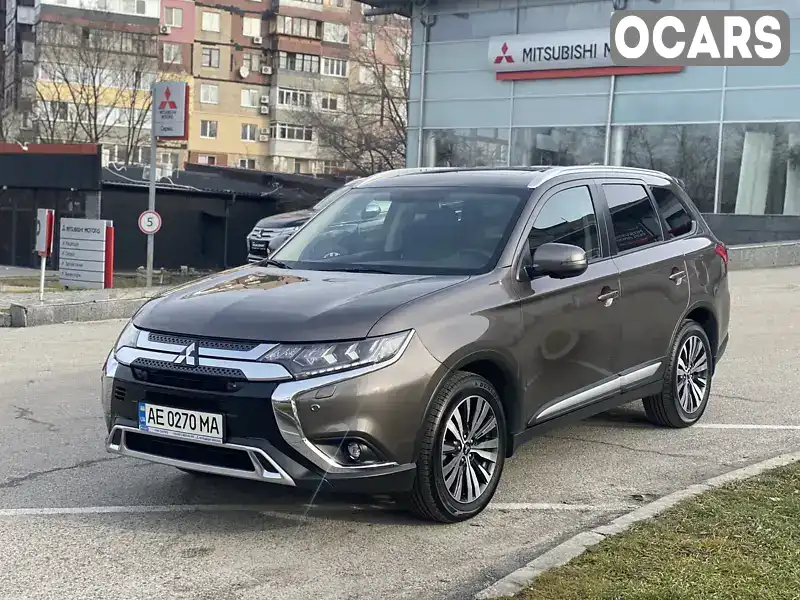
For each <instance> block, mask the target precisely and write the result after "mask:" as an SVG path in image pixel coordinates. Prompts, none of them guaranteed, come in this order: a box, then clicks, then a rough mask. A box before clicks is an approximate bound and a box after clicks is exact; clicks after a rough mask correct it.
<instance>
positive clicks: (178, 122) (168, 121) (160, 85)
mask: <svg viewBox="0 0 800 600" xmlns="http://www.w3.org/2000/svg"><path fill="white" fill-rule="evenodd" d="M153 131H155V135H156V137H159V138H167V139H172V140H185V139H187V138H188V135H189V85H188V84H186V83H184V82H180V81H178V82H175V81H159V82H157V83H155V84H154V85H153Z"/></svg>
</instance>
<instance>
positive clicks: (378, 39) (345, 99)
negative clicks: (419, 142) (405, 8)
mask: <svg viewBox="0 0 800 600" xmlns="http://www.w3.org/2000/svg"><path fill="white" fill-rule="evenodd" d="M351 31H352V33H351V36H350V40H349V41H350V55H349V57H348V65H349V67H348V71H349V72H348V73H347V74H346V75H347V78H346V79H345V81H344V82H342V84H339V85H337V84H336V83H335V82H333V83H332V82H331V80H333V79H334V78H332V77H323V78H322V80H321V82H320V83H319V84H318V86H317V89H315V90H314V92H315V93H314V94H313V100H312V102H311V105H310V106H307V107H305V110H302V111H301V113H300V114H302V117H301V118H302V120H303V123H301V124H303V125H306V126H310V127H311V128H312V129H313V130H314V132H315V136H316V139H317V140H318V143H319V148H320V157H321V158H326V159H329V160H333V161H337V162H342V163H345V165H346V166H345V170H347V171H352V172H354V173H357V174H359V175H369V174H372V173H375V172H378V171H381V170H385V169H393V168H400V167H403V166H405V157H406V126H407V123H408V114H407V107H408V92H409V78H410V72H411V42H410V36H411V32H410V22H409V20H408V19H405V18H402V17H396V16H393V15H392V16H386V17H372V18H369V19H365V20H364V22H363V23H361V26H360V27H358V28H356V27H353V28H352V30H351ZM324 69H325V65H324V64H323V74H325V72H324Z"/></svg>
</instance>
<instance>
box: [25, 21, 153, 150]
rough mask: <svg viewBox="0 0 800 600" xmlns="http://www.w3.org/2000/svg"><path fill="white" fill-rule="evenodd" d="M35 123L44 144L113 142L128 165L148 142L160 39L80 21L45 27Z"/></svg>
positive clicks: (48, 23)
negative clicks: (136, 151)
mask: <svg viewBox="0 0 800 600" xmlns="http://www.w3.org/2000/svg"><path fill="white" fill-rule="evenodd" d="M41 25H42V31H41V33H42V35H41V37H42V41H43V43H42V46H41V53H40V57H39V65H38V69H39V72H38V81H37V85H36V88H35V89H36V103H35V106H36V108H35V112H34V115H35V116H34V118H35V120H36V123H37V125H38V136H39V138H40V141H42V142H45V143H58V142H67V143H69V142H86V143H95V144H97V143H112V144H117V145H118V146H121V147H122V148H124V150H125V152H124V153H125V162H126V163H127V162H128V161H129V160H130V157H131V156H132V155H133V153H134V151H135V150H136V148H138V147H139V146H142V145H144V144H145V143H146V137H147V136H146V135H145V134H144V132H143V129H144V128H145V125H146V124H147V123H148V119H149V111H150V108H151V103H152V98H151V94H150V86H151V84H152V83H153V81H155V79H156V74H157V71H158V45H157V36H156V35H155V34H154V33H153V34H147V33H136V32H130V31H123V30H118V29H112V28H109V27H110V26H109V25H107V24H104V25H103V26H102V27H104V28H101V26H100V25H99V24H97V23H91V24H83V23H76V22H64V23H52V22H43V23H42V24H41Z"/></svg>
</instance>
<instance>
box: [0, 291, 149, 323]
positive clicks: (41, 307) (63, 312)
mask: <svg viewBox="0 0 800 600" xmlns="http://www.w3.org/2000/svg"><path fill="white" fill-rule="evenodd" d="M160 291H161V290H160V289H153V290H148V291H146V292H138V293H135V294H130V293H128V297H125V295H126V294H119V296H118V297H116V298H114V297H112V298H97V299H92V300H84V301H82V302H81V301H76V302H63V303H58V304H11V306H10V308H9V312H8V313H5V314H7V315H8V317H7V318H6V319H3V318H2V317H0V327H2V326H6V327H35V326H38V325H53V324H57V323H68V322H86V321H107V320H110V319H128V318H130V317H132V316H133V315H134V313H136V311H137V310H139V307H141V306H142V304H144V303H145V302H147V301H148V300H150V299H151V298H152V297H153V296H155V295H157V294H158V293H159V292H160ZM0 314H2V313H0Z"/></svg>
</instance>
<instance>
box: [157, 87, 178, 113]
mask: <svg viewBox="0 0 800 600" xmlns="http://www.w3.org/2000/svg"><path fill="white" fill-rule="evenodd" d="M171 96H172V92H170V91H169V88H167V89H166V91H165V92H164V100H162V101H161V104H159V105H158V108H159V109H160V110H164V109H165V108H170V109H172V110H178V105H177V104H176V103H175V101H174V100H170V98H171Z"/></svg>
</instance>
